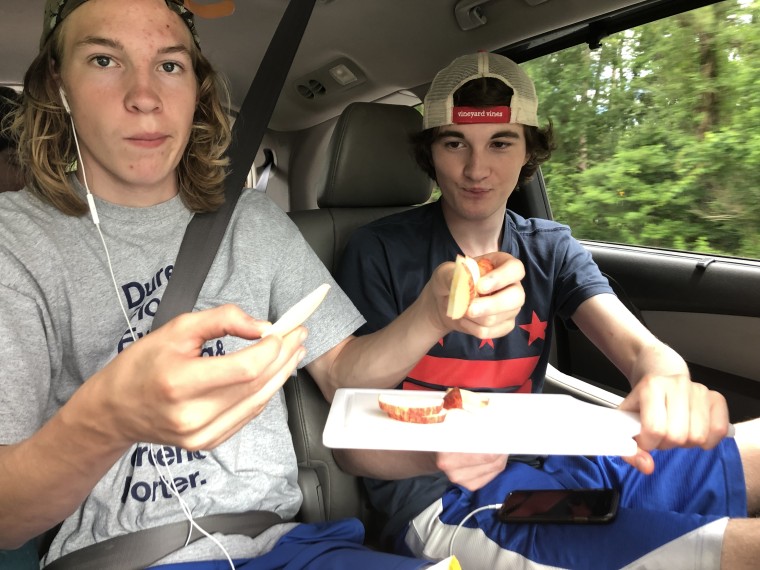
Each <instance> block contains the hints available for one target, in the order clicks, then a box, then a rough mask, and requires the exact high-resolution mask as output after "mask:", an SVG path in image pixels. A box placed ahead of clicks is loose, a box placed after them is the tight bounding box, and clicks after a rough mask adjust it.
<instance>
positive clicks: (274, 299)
mask: <svg viewBox="0 0 760 570" xmlns="http://www.w3.org/2000/svg"><path fill="white" fill-rule="evenodd" d="M95 201H96V204H97V209H98V214H99V217H100V227H101V230H102V232H103V236H104V239H105V242H106V244H107V245H108V250H109V253H110V258H111V263H112V264H113V272H114V276H115V280H116V284H117V285H118V290H119V294H120V296H121V297H122V300H123V303H124V306H125V309H126V312H127V315H128V317H129V320H130V326H131V327H133V328H134V330H135V334H136V336H137V337H138V338H139V337H141V336H143V335H145V334H147V333H148V332H149V331H150V326H151V322H152V318H153V315H155V312H156V308H157V306H158V303H159V302H160V298H161V296H162V295H163V292H164V290H165V287H166V283H167V280H168V278H169V277H170V276H171V271H172V268H173V264H174V260H175V258H176V255H177V252H178V250H179V244H180V242H181V240H182V236H183V234H184V231H185V227H186V225H187V222H188V221H189V220H190V218H191V217H192V214H191V213H190V212H189V211H188V210H187V209H186V208H185V207H184V205H183V204H182V202H181V200H180V199H179V198H173V199H171V200H169V201H167V202H165V203H162V204H159V205H157V206H153V207H149V208H130V207H123V206H117V205H114V204H110V203H107V202H104V201H103V200H99V199H97V198H96V199H95ZM0 267H2V271H1V272H0V295H2V297H1V299H2V302H0V335H2V339H3V343H2V349H1V350H2V360H3V363H4V366H3V367H2V371H0V444H13V443H16V442H19V441H21V440H23V439H25V438H28V437H30V436H31V435H32V434H34V433H35V432H36V431H37V430H38V429H39V428H40V427H41V426H42V425H43V423H44V422H45V421H46V420H48V419H49V418H50V417H51V416H53V415H54V414H55V413H56V411H57V410H58V409H59V408H60V407H61V406H62V405H63V403H64V402H66V401H67V400H68V399H69V398H70V397H71V395H72V394H73V393H74V391H75V390H76V389H77V388H78V387H79V386H80V385H81V384H82V383H83V382H84V381H85V380H86V379H87V378H89V377H90V376H92V375H93V374H94V373H95V372H96V371H98V370H99V369H101V368H103V367H104V366H105V365H106V363H108V362H109V361H110V360H111V359H113V358H114V357H115V356H116V355H117V354H118V353H119V352H120V351H121V350H123V349H124V348H126V347H127V346H128V345H129V344H130V343H131V342H132V336H131V333H130V332H129V329H128V327H127V322H126V318H125V316H124V314H123V312H122V310H121V308H120V306H119V303H118V300H117V297H116V295H117V294H116V290H115V288H114V283H113V280H112V278H111V275H110V272H109V269H108V261H107V258H106V253H105V250H104V247H103V244H102V243H101V240H100V237H99V235H98V232H97V228H96V227H95V225H94V224H93V222H92V219H91V218H90V216H89V215H87V216H83V217H79V218H78V217H71V216H65V215H63V214H61V213H59V212H58V211H57V210H55V209H54V208H52V207H50V206H48V205H47V204H43V203H41V202H40V201H39V200H38V199H36V198H35V197H34V196H32V195H31V194H29V193H28V192H26V191H21V192H17V193H12V192H8V193H4V194H2V195H0ZM324 282H328V283H330V284H331V285H332V288H331V290H330V292H329V293H328V295H327V298H326V299H325V301H324V303H323V304H322V305H321V306H320V307H319V309H317V311H316V312H315V313H314V315H313V316H312V317H311V318H310V319H309V320H308V321H307V323H306V326H307V328H308V329H309V337H308V339H307V341H306V343H305V346H306V349H307V356H306V358H305V359H304V361H303V362H302V364H301V365H302V366H303V365H306V364H307V363H308V362H310V361H311V360H313V359H315V358H317V357H318V356H320V355H321V354H323V353H324V352H326V351H327V350H329V349H330V348H332V347H334V346H335V345H336V344H338V343H339V342H340V341H341V340H343V339H344V338H346V337H347V336H348V335H350V334H351V333H352V332H353V331H354V330H356V329H357V328H358V327H359V326H360V325H361V324H362V323H363V319H362V317H361V315H360V314H359V312H358V311H357V310H356V309H355V308H354V307H353V305H352V304H351V302H350V301H349V300H348V298H347V297H346V296H345V295H344V294H343V292H342V291H341V290H340V288H339V287H338V286H337V285H336V284H335V282H334V281H333V279H332V277H331V276H330V274H329V272H328V271H327V269H326V268H325V267H324V266H323V265H322V263H321V262H320V261H319V259H318V258H317V256H316V255H315V254H314V252H313V251H312V250H311V248H310V247H309V246H308V244H306V242H305V241H304V239H303V237H302V236H301V234H300V233H299V232H298V229H297V228H296V226H295V225H294V224H293V223H292V222H291V221H290V220H289V218H288V217H287V216H286V215H285V214H284V212H282V210H280V209H279V208H278V207H277V206H276V205H275V204H273V203H272V202H271V201H270V200H269V199H268V198H266V196H264V195H263V194H261V193H260V192H257V191H254V190H246V191H244V193H243V195H242V196H241V198H240V201H239V203H238V205H237V207H236V210H235V213H234V215H233V218H232V220H231V223H230V227H229V228H228V229H227V233H226V236H225V238H224V241H223V243H222V245H221V246H220V250H219V253H218V254H217V256H216V259H215V260H214V263H213V265H212V267H211V270H210V272H209V275H208V278H207V279H206V282H205V284H204V286H203V289H202V290H201V293H200V295H199V299H198V301H197V303H196V307H195V308H196V310H201V309H207V308H210V307H215V306H218V305H221V304H223V303H234V304H236V305H238V306H240V307H241V308H242V309H244V310H245V311H246V312H247V313H248V314H250V315H253V316H254V317H257V318H261V319H268V320H270V321H274V320H276V319H277V317H278V316H279V315H281V314H282V313H284V312H285V311H286V310H287V309H288V308H289V307H290V306H292V305H293V304H294V303H296V302H297V301H298V300H300V299H301V298H302V297H303V296H304V295H306V294H307V293H309V292H310V291H312V290H313V289H315V288H316V287H318V286H319V285H320V284H321V283H324ZM247 344H249V341H245V340H243V339H238V338H232V337H224V338H220V339H215V340H212V341H209V342H208V343H206V345H205V346H204V348H203V354H204V356H216V355H220V354H225V353H230V352H234V351H236V350H239V349H240V348H242V347H243V346H246V345H247ZM104 413H107V412H106V411H104ZM61 445H63V446H65V445H66V442H64V441H62V442H61ZM155 463H158V465H156V464H155ZM159 468H160V472H159ZM167 469H168V471H167ZM162 476H168V477H171V478H173V479H174V481H175V482H176V484H177V487H178V488H179V490H180V492H181V496H182V498H183V499H184V500H185V502H186V503H187V504H188V506H189V507H190V509H191V511H192V513H193V516H194V517H196V518H197V517H200V516H204V515H208V514H214V513H231V512H242V511H247V510H257V509H258V510H270V511H274V512H277V513H278V514H280V515H282V516H283V517H292V516H294V515H295V514H296V513H297V511H298V509H299V507H300V504H301V493H300V490H299V488H298V484H297V465H296V458H295V453H294V449H293V443H292V439H291V436H290V432H289V430H288V425H287V410H286V407H285V402H284V397H283V393H282V390H280V392H279V393H278V394H277V395H276V396H275V397H274V398H273V399H272V400H271V401H270V402H269V404H268V405H267V407H266V408H265V409H264V411H263V412H262V413H261V414H260V415H259V416H258V417H257V418H255V419H254V420H253V421H251V422H250V423H249V424H248V425H247V426H245V427H244V428H243V429H242V430H241V431H240V432H239V433H237V434H236V435H235V436H233V437H232V438H231V439H230V440H228V441H227V442H225V443H224V444H222V445H220V446H219V447H217V448H216V449H214V450H213V451H200V452H189V451H187V450H183V449H180V448H176V447H168V446H166V447H163V446H153V454H151V452H150V446H149V444H148V443H139V444H137V445H135V446H134V447H133V448H132V449H131V450H130V451H129V452H128V453H127V454H125V455H124V456H123V457H122V459H121V460H120V461H118V462H117V463H116V464H115V465H114V466H113V467H112V468H111V469H110V470H109V471H108V473H107V474H106V475H105V476H104V477H103V478H102V479H101V481H100V482H99V483H98V484H97V486H96V487H95V488H94V489H93V490H92V493H91V494H90V495H89V496H88V498H87V499H86V500H85V502H84V503H83V504H82V506H81V507H80V508H79V509H78V510H77V511H76V512H75V513H74V514H73V515H71V516H70V517H69V518H68V519H67V520H66V521H64V523H63V526H62V528H61V530H60V532H59V533H58V535H57V536H56V538H55V540H54V542H53V544H52V546H51V548H50V552H49V555H48V558H47V562H50V561H52V560H54V559H55V558H57V557H59V556H62V555H64V554H66V553H68V552H70V551H73V550H77V549H80V548H83V547H84V546H87V545H88V544H91V543H93V542H96V541H102V540H104V539H106V538H109V537H113V536H118V535H121V534H125V533H128V532H133V531H137V530H141V529H144V528H149V527H153V526H157V525H161V524H165V523H169V522H175V521H178V520H184V515H183V514H182V512H181V508H180V505H179V503H178V501H177V499H176V497H174V496H172V495H171V493H170V492H169V489H168V488H167V486H166V484H165V483H164V482H162ZM19 516H23V514H19Z"/></svg>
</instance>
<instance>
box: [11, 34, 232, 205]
mask: <svg viewBox="0 0 760 570" xmlns="http://www.w3.org/2000/svg"><path fill="white" fill-rule="evenodd" d="M62 28H64V26H58V28H56V30H55V31H54V32H53V34H52V35H51V36H50V38H49V39H48V41H47V42H46V43H45V45H44V46H43V47H42V49H41V50H40V53H39V54H38V55H37V57H36V58H35V59H34V61H33V62H32V64H31V65H30V66H29V69H27V72H26V75H25V76H24V93H23V100H22V103H21V106H20V107H19V108H18V109H17V110H16V112H15V115H14V119H13V124H12V128H11V131H12V136H13V138H14V139H15V140H16V141H17V143H18V156H19V160H20V162H21V165H22V169H23V176H24V182H25V184H26V186H27V188H28V189H29V190H30V191H31V192H32V193H33V194H35V195H36V196H38V197H39V198H40V199H42V200H43V201H45V202H47V203H49V204H51V205H52V206H53V207H55V208H57V209H58V210H60V211H61V212H63V213H64V214H67V215H70V216H81V215H83V214H85V213H87V211H88V208H87V202H86V201H85V200H84V199H83V198H82V197H81V196H80V194H79V193H78V192H77V191H76V189H75V188H74V185H73V184H72V182H71V180H70V179H69V176H68V174H69V173H70V172H71V171H72V170H74V169H75V168H76V161H77V154H76V145H75V143H74V134H73V132H72V128H71V123H70V121H69V117H68V115H67V114H66V111H65V109H64V108H63V105H62V102H61V98H60V95H59V93H58V84H57V82H56V79H55V74H54V71H55V70H56V69H57V65H58V64H57V62H58V61H60V55H61V54H62V47H63V41H62V39H61V30H62ZM190 54H191V58H192V62H193V70H194V71H195V77H196V80H197V82H198V104H197V106H196V110H195V116H194V117H193V126H192V130H191V132H190V140H189V142H188V144H187V147H186V148H185V151H184V153H183V154H182V157H181V159H180V162H179V164H178V166H177V169H176V170H177V186H178V188H179V195H180V198H181V199H182V202H183V203H184V204H185V206H187V207H188V208H189V209H190V210H192V211H193V212H199V213H200V212H212V211H214V210H216V209H217V208H219V206H221V205H222V203H223V202H224V178H225V175H226V173H227V164H228V162H229V161H228V158H227V156H226V154H225V153H226V151H227V148H228V146H229V144H230V140H231V133H230V122H229V118H228V115H227V113H226V111H225V109H226V108H229V91H228V89H227V86H226V84H225V83H224V82H223V80H222V79H221V77H220V76H219V75H218V74H217V73H216V71H214V69H213V67H212V66H211V63H210V62H209V61H208V59H206V57H205V56H204V55H203V54H202V53H201V51H200V49H199V48H198V47H197V46H196V45H195V43H194V42H192V47H191V49H190Z"/></svg>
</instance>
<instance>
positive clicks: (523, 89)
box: [422, 51, 538, 129]
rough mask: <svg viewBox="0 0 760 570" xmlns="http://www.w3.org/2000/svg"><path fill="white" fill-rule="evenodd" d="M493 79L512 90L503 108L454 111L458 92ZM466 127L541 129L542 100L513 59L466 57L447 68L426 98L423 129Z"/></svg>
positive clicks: (483, 55)
mask: <svg viewBox="0 0 760 570" xmlns="http://www.w3.org/2000/svg"><path fill="white" fill-rule="evenodd" d="M482 77H493V78H494V79H497V80H499V81H501V82H503V83H504V84H505V85H507V86H508V87H511V88H512V91H513V95H512V101H511V102H510V104H509V106H508V107H507V106H502V107H454V92H455V91H456V90H457V89H459V88H460V87H461V86H462V85H464V84H465V83H467V82H468V81H471V80H473V79H479V78H482ZM465 123H519V124H521V125H529V126H534V127H537V126H538V97H537V96H536V88H535V87H534V86H533V81H531V80H530V77H528V76H527V74H526V73H525V72H524V71H523V70H522V69H521V68H520V66H519V65H517V64H516V63H515V62H514V61H512V60H511V59H508V58H506V57H504V56H503V55H498V54H495V53H488V52H484V51H481V52H477V53H473V54H467V55H463V56H461V57H458V58H456V59H455V60H454V61H452V62H451V63H450V64H449V65H448V66H447V67H444V68H443V69H442V70H441V71H439V72H438V74H437V75H436V76H435V79H433V83H432V84H431V85H430V90H429V91H428V92H427V95H426V96H425V110H424V114H423V126H422V128H423V129H432V128H433V127H441V126H443V125H453V124H465Z"/></svg>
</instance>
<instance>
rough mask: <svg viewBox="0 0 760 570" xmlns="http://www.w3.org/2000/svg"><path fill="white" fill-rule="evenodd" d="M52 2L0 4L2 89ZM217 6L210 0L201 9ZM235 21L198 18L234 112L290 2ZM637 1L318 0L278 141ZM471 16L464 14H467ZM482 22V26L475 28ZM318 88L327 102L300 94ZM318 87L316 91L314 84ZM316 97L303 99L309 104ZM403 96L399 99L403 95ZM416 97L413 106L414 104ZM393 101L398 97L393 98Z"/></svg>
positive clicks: (16, 74)
mask: <svg viewBox="0 0 760 570" xmlns="http://www.w3.org/2000/svg"><path fill="white" fill-rule="evenodd" d="M44 2H45V0H2V1H1V2H0V4H1V5H2V8H0V12H1V17H0V53H2V61H3V63H1V64H0V83H5V84H14V83H15V84H19V83H21V81H22V79H23V73H24V71H25V69H26V67H27V66H28V64H29V63H30V62H31V60H32V59H33V57H34V55H35V52H36V50H37V45H38V38H39V33H40V30H41V26H42V10H43V6H44ZM198 2H199V3H201V4H211V3H213V2H212V1H211V0H205V1H201V0H198ZM235 4H236V9H235V12H234V14H232V15H231V16H227V17H224V18H219V19H212V20H205V19H201V18H197V27H198V30H199V34H200V38H201V45H202V48H203V51H204V53H205V54H206V55H207V57H209V59H210V60H211V61H212V63H213V64H214V65H215V66H216V67H217V69H218V70H220V71H221V72H222V73H223V74H224V76H226V77H227V79H228V81H229V84H230V91H231V96H232V106H233V110H234V109H236V108H237V106H238V105H239V104H240V103H241V102H242V100H243V98H244V96H245V93H246V91H247V89H248V86H249V84H250V82H251V80H252V78H253V76H254V74H255V72H256V69H257V67H258V64H259V62H260V60H261V57H262V56H263V54H264V52H265V50H266V48H267V45H268V43H269V40H270V39H271V37H272V35H273V34H274V30H275V28H276V26H277V24H278V22H279V19H280V17H281V15H282V13H283V10H284V8H285V6H286V4H287V2H286V0H236V1H235ZM636 4H643V3H642V2H636V1H632V0H482V1H480V2H479V1H478V0H316V4H315V8H314V12H313V14H312V17H311V20H310V21H309V25H308V27H307V29H306V32H305V34H304V37H303V40H302V42H301V45H300V47H299V50H298V53H297V54H296V58H295V61H294V62H293V65H292V68H291V70H290V73H289V75H288V79H287V80H286V83H285V86H284V88H283V92H282V94H281V96H280V99H279V102H278V104H277V107H276V109H275V112H274V115H273V117H272V120H271V122H270V128H271V129H273V130H276V131H293V130H300V129H304V128H308V127H310V126H313V125H315V124H318V123H321V122H323V121H325V120H327V119H330V118H332V117H334V116H336V115H338V114H340V112H341V110H342V109H343V108H344V107H345V106H346V105H347V104H348V103H349V102H351V101H357V100H359V101H375V100H380V99H384V98H387V97H394V96H395V99H396V100H397V99H398V98H399V97H401V98H403V97H404V91H405V90H408V91H407V93H408V92H409V91H411V92H412V93H415V92H416V93H417V94H419V93H421V92H424V86H425V85H427V84H428V83H429V82H430V80H431V79H432V75H433V74H434V73H435V71H436V70H438V69H440V68H441V67H443V66H445V65H446V64H447V63H448V62H449V61H451V60H452V59H453V58H455V57H456V56H458V55H461V54H463V53H468V52H472V51H476V50H489V51H490V50H496V49H499V48H502V47H504V46H507V45H511V44H515V43H518V42H521V41H524V40H527V39H529V38H533V37H536V36H539V35H542V34H545V33H547V32H550V31H553V30H557V29H561V28H564V27H566V26H568V25H571V24H574V23H577V22H582V21H585V20H588V19H592V18H595V17H597V16H599V15H601V14H605V13H608V12H611V11H614V10H619V9H622V8H625V7H627V6H630V5H636ZM467 5H469V6H477V9H479V10H481V14H482V19H483V20H485V23H484V24H482V25H480V26H478V27H476V28H474V29H469V30H463V29H462V27H461V26H460V25H459V23H458V20H457V17H456V11H457V7H459V8H462V7H466V6H467ZM464 13H465V14H466V13H469V12H468V11H467V10H465V12H464ZM474 19H475V20H477V19H478V18H477V17H476V18H474ZM334 62H343V63H345V64H347V65H348V66H349V68H351V69H352V70H353V71H354V72H355V73H356V75H357V76H358V77H359V78H360V81H358V82H356V84H355V85H354V86H353V87H348V88H341V87H340V86H339V84H338V83H337V82H335V81H334V80H333V79H332V77H331V76H330V74H329V73H327V69H328V67H330V66H331V65H332V64H333V63H334ZM315 79H316V80H318V81H320V83H321V84H322V86H323V87H324V93H323V94H321V95H315V96H314V97H313V98H306V97H304V96H303V95H302V94H300V93H299V85H300V86H301V90H302V91H304V87H309V86H310V84H309V81H310V80H315ZM311 85H313V84H311ZM420 87H423V89H420ZM310 91H311V93H313V92H314V89H312V88H310V89H309V90H306V91H305V92H306V93H307V94H310ZM399 92H401V95H399ZM412 93H409V96H410V98H409V100H414V101H416V97H415V98H414V99H412ZM394 94H395V95H394Z"/></svg>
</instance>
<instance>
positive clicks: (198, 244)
mask: <svg viewBox="0 0 760 570" xmlns="http://www.w3.org/2000/svg"><path fill="white" fill-rule="evenodd" d="M315 2H316V0H290V2H288V6H287V8H286V9H285V12H284V14H283V16H282V19H281V20H280V23H279V25H278V26H277V30H276V31H275V33H274V36H273V37H272V41H271V42H270V43H269V47H268V48H267V51H266V53H265V54H264V57H263V59H262V60H261V64H260V65H259V69H258V71H257V72H256V76H255V77H254V78H253V81H252V83H251V86H250V87H249V89H248V93H247V94H246V96H245V99H244V100H243V104H242V105H241V107H240V113H239V114H238V118H237V120H236V121H235V124H234V125H233V126H232V144H231V146H230V150H229V154H228V156H229V159H230V169H229V173H228V174H227V177H226V179H225V184H224V198H225V199H224V204H222V206H221V207H220V208H219V209H218V210H216V211H215V212H210V213H204V214H195V215H194V216H193V219H192V220H190V223H189V224H188V225H187V229H186V230H185V236H184V238H183V239H182V243H181V244H180V248H179V253H178V254H177V260H176V261H175V263H174V269H173V270H172V277H171V279H170V280H169V282H168V283H167V285H166V291H164V295H163V298H162V299H161V303H160V304H159V306H158V311H157V313H156V316H155V317H154V318H153V324H152V325H151V328H152V329H153V330H155V329H157V328H158V327H160V326H161V325H162V324H164V323H166V322H167V321H169V320H170V319H171V318H172V317H174V316H176V315H178V314H180V313H187V312H190V311H192V310H193V307H194V306H195V301H196V299H197V298H198V294H199V293H200V291H201V288H202V287H203V282H204V281H205V280H206V274H207V273H208V270H209V268H210V267H211V264H212V263H213V261H214V257H216V252H217V250H218V249H219V244H220V243H221V241H222V237H223V236H224V233H225V230H226V229H227V224H228V222H229V220H230V218H231V217H232V212H233V210H234V209H235V204H236V203H237V200H238V198H239V197H240V194H241V192H242V190H243V186H244V185H245V180H246V178H247V176H248V172H249V171H250V169H251V166H252V165H253V161H254V159H255V157H256V152H257V151H258V148H259V146H260V145H261V140H262V139H263V138H264V131H265V130H266V128H267V126H268V124H269V118H270V117H271V115H272V112H273V111H274V107H275V105H276V103H277V99H278V97H279V95H280V92H281V91H282V86H283V84H284V83H285V78H286V77H287V75H288V71H289V70H290V64H291V63H292V61H293V58H294V57H295V54H296V51H297V50H298V46H299V44H300V43H301V38H302V37H303V32H304V30H305V29H306V25H307V23H308V22H309V18H310V17H311V13H312V11H313V9H314V4H315Z"/></svg>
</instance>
